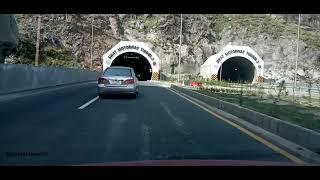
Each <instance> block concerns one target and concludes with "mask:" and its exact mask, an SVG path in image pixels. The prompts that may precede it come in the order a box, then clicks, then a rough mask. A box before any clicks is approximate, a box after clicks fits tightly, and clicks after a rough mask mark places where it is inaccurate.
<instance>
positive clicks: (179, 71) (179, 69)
mask: <svg viewBox="0 0 320 180" xmlns="http://www.w3.org/2000/svg"><path fill="white" fill-rule="evenodd" d="M180 19H181V22H180V46H179V62H178V82H180V73H181V68H180V63H181V39H182V38H181V36H182V14H181V17H180Z"/></svg>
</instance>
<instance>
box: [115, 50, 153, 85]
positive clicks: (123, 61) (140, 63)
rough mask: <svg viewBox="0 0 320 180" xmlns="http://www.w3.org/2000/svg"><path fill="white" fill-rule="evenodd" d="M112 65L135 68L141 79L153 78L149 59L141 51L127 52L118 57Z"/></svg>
mask: <svg viewBox="0 0 320 180" xmlns="http://www.w3.org/2000/svg"><path fill="white" fill-rule="evenodd" d="M111 66H125V67H131V68H133V69H134V71H135V73H136V75H139V76H140V77H139V76H138V79H139V81H147V80H150V79H151V76H152V68H151V65H150V63H149V61H148V60H147V59H146V58H145V57H144V56H142V55H141V54H139V53H135V52H127V53H123V54H121V55H119V56H118V57H116V58H115V59H114V60H113V62H112V64H111Z"/></svg>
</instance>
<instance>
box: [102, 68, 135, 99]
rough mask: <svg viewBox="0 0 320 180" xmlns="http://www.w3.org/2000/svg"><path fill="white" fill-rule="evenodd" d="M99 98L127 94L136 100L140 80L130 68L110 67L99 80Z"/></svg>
mask: <svg viewBox="0 0 320 180" xmlns="http://www.w3.org/2000/svg"><path fill="white" fill-rule="evenodd" d="M98 93H99V97H101V98H102V97H103V95H106V94H126V95H131V96H132V97H134V98H136V95H137V94H138V79H137V77H136V75H135V72H134V70H133V69H132V68H130V67H122V66H111V67H108V68H107V69H106V70H105V71H104V72H103V74H102V75H101V76H100V77H99V79H98Z"/></svg>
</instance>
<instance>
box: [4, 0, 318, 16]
mask: <svg viewBox="0 0 320 180" xmlns="http://www.w3.org/2000/svg"><path fill="white" fill-rule="evenodd" d="M0 12H1V13H9V14H14V13H15V14H18V13H32V14H36V13H49V14H51V13H52V14H58V13H90V14H91V13H94V14H97V13H101V14H118V13H122V14H126V13H128V14H130V13H133V14H144V13H146V14H158V13H170V14H171V13H178V14H179V13H183V14H193V13H195V14H198V13H201V14H203V13H209V14H221V13H231V14H233V13H245V14H256V13H267V14H269V13H273V14H277V13H279V14H298V13H300V14H304V13H308V14H310V13H318V12H320V9H319V6H318V5H317V4H316V2H315V1H311V0H304V1H297V2H295V1H289V0H227V1H226V0H134V1H132V0H46V1H44V0H3V1H2V2H1V6H0Z"/></svg>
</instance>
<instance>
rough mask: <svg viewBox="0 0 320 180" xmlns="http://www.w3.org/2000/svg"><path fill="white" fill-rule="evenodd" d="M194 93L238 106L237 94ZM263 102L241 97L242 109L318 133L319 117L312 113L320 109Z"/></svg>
mask: <svg viewBox="0 0 320 180" xmlns="http://www.w3.org/2000/svg"><path fill="white" fill-rule="evenodd" d="M195 91H197V92H200V93H203V94H206V95H209V96H212V97H214V98H217V99H220V100H223V101H226V102H230V103H234V104H237V105H239V99H240V98H239V95H237V94H221V93H213V92H211V91H209V90H204V89H201V90H195ZM263 100H266V99H260V98H259V97H255V96H243V97H242V107H245V108H248V109H251V110H254V111H257V112H261V113H263V114H267V115H269V116H272V117H275V118H279V119H281V120H284V121H288V122H291V123H294V124H297V125H300V126H302V127H305V128H308V129H312V130H315V131H318V132H320V117H319V116H317V115H316V114H315V113H313V112H319V111H320V108H317V107H303V106H299V105H294V104H285V105H280V104H273V103H269V102H264V101H263Z"/></svg>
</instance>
